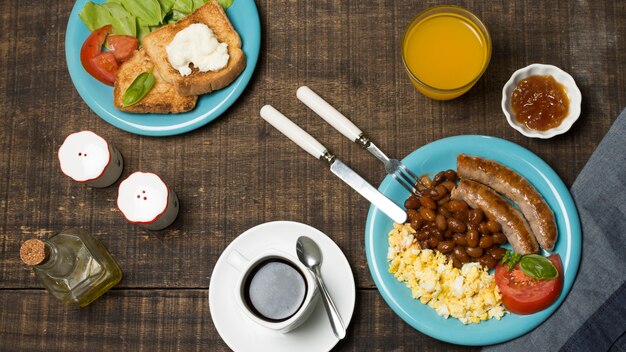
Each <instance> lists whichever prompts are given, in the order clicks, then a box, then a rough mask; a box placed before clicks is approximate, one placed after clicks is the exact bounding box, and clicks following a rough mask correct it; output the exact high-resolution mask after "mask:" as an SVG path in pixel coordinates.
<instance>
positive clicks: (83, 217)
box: [0, 0, 626, 351]
mask: <svg viewBox="0 0 626 352" xmlns="http://www.w3.org/2000/svg"><path fill="white" fill-rule="evenodd" d="M235 1H240V0H235ZM438 3H439V2H438V1H419V2H418V1H378V2H369V1H296V0H292V1H278V0H276V1H274V0H266V1H257V2H256V4H257V7H258V9H259V14H260V18H261V24H262V45H261V55H260V58H259V62H258V65H257V68H256V71H255V74H254V76H253V77H252V80H251V82H250V84H249V86H248V88H247V89H246V91H245V92H244V93H243V95H242V96H241V97H240V99H239V100H238V101H237V102H236V103H235V104H234V105H233V106H232V107H231V108H230V109H228V110H227V111H226V112H225V113H224V114H223V115H222V116H221V117H220V118H218V119H217V120H215V121H214V122H212V123H210V124H209V125H206V126H204V127H202V128H199V129H198V130H195V131H193V132H190V133H187V134H184V135H180V136H174V137H167V138H151V137H142V136H137V135H133V134H129V133H127V132H124V131H121V130H118V129H116V128H115V127H113V126H111V125H109V124H107V123H106V122H105V121H104V120H102V119H100V118H99V117H98V116H97V115H96V114H94V113H93V112H92V111H91V110H90V109H89V107H88V106H87V105H86V104H85V103H84V102H83V101H82V99H81V98H80V96H79V95H78V93H77V92H76V90H75V88H74V86H73V84H72V82H71V80H70V77H69V74H68V70H67V66H66V62H65V51H64V40H65V29H66V26H67V21H68V16H69V13H70V11H71V8H72V6H73V2H71V1H48V2H42V1H34V0H22V1H17V0H4V1H2V2H0V19H1V21H0V126H1V128H0V175H2V177H0V301H2V305H1V306H0V350H3V351H27V350H30V351H41V350H46V351H69V350H87V349H88V348H89V350H94V351H96V350H129V351H174V350H180V351H193V350H215V351H224V350H228V347H227V346H226V344H225V343H224V342H223V341H222V340H221V338H220V337H219V334H218V333H217V331H216V330H215V327H214V326H213V323H212V321H211V317H210V312H209V307H208V302H207V288H208V287H209V283H210V278H211V274H212V270H213V266H214V264H215V262H216V261H217V259H218V258H219V255H220V254H221V252H222V251H223V250H224V248H225V247H226V246H227V245H228V244H229V243H230V242H231V241H232V240H233V239H234V238H236V237H237V235H238V234H240V233H242V232H243V231H245V230H247V229H248V228H250V227H253V226H255V225H257V224H260V223H263V222H267V221H272V220H292V221H299V222H303V223H306V224H309V225H312V226H314V227H316V228H318V229H319V230H321V231H323V232H324V233H326V234H328V235H329V236H330V237H331V238H332V239H333V240H334V241H335V242H336V243H337V244H338V245H339V247H340V248H341V249H342V250H343V252H344V253H345V255H346V257H347V258H348V260H349V262H350V264H351V266H352V270H353V272H354V276H355V280H356V285H357V304H356V308H355V315H354V317H353V319H352V321H351V323H350V327H349V329H348V336H347V338H346V339H345V340H344V341H341V343H339V344H338V345H337V347H336V348H335V349H336V350H338V351H344V350H345V351H370V350H376V351H392V350H393V351H414V350H418V349H419V350H424V351H435V350H437V351H441V350H450V351H465V350H472V348H466V347H461V346H454V345H449V344H445V343H442V342H439V341H436V340H434V339H432V338H430V337H428V336H426V335H423V334H421V333H419V332H418V331H416V330H414V329H412V328H411V327H410V326H409V325H407V324H405V323H404V322H403V321H402V320H400V319H399V318H398V317H397V316H396V315H395V314H394V313H393V312H392V311H391V309H390V308H389V307H388V306H387V305H386V304H385V302H384V301H383V299H382V297H381V296H380V294H379V293H378V291H377V290H376V288H375V285H374V283H373V281H372V278H371V276H370V274H369V270H368V268H367V263H366V259H365V250H364V242H363V238H364V228H365V219H366V216H367V211H368V208H369V204H368V203H367V201H366V200H364V199H363V198H361V197H359V196H358V195H357V194H355V193H354V192H353V191H352V190H351V189H350V188H349V187H348V186H346V185H345V184H343V183H341V181H339V180H338V179H337V178H336V177H335V176H333V175H332V174H331V173H330V172H329V171H328V170H327V168H326V166H325V164H324V163H323V162H321V161H319V160H315V159H313V158H312V157H310V156H309V155H308V154H306V153H305V152H303V151H302V150H300V149H298V148H297V147H296V146H295V145H294V144H293V143H292V142H290V141H289V140H288V139H287V138H285V137H284V136H282V135H281V134H280V133H279V132H278V131H276V130H275V129H273V128H272V127H271V126H269V125H267V124H266V123H265V122H264V121H263V120H262V119H261V118H260V117H259V115H258V112H259V109H260V107H261V106H263V105H264V104H272V105H274V106H275V107H276V108H278V109H279V110H281V111H283V112H284V113H286V114H287V115H288V116H289V117H291V118H292V119H293V120H294V121H295V122H296V123H297V124H299V125H300V126H302V127H303V128H304V129H305V130H307V131H308V132H309V133H311V134H312V135H313V136H315V137H316V138H318V139H319V140H320V142H322V143H323V144H324V145H326V146H327V147H329V149H331V150H332V151H333V152H334V153H335V154H336V155H337V156H339V157H340V158H341V159H342V160H343V161H345V162H346V163H347V164H348V165H350V166H351V167H352V168H353V169H355V170H356V171H357V172H359V173H360V174H361V175H362V176H363V177H364V178H365V179H366V180H368V181H370V182H371V183H372V184H375V185H376V184H378V183H379V182H380V181H381V180H382V179H383V177H384V176H385V175H384V169H383V168H382V165H381V164H379V162H378V161H377V160H376V159H374V158H373V157H371V156H370V155H369V154H367V153H366V152H365V151H363V150H361V149H360V148H359V147H358V146H357V145H355V144H354V143H351V142H349V141H348V140H346V139H345V138H344V137H343V136H342V135H340V134H339V133H337V132H336V131H335V130H334V129H333V128H332V127H331V126H329V125H328V124H326V123H324V122H323V121H322V120H321V119H319V118H318V117H317V116H314V114H313V113H312V112H311V111H309V110H308V109H307V108H306V107H305V106H304V105H303V104H301V103H299V101H298V100H297V99H296V97H295V91H296V89H297V88H298V87H299V86H300V85H305V84H306V85H308V86H310V87H311V88H312V89H314V90H316V91H318V92H319V93H320V94H321V95H322V96H323V97H324V98H326V99H327V100H328V101H329V102H330V103H331V104H333V105H334V106H336V107H337V108H338V109H339V110H340V111H342V112H343V113H344V114H345V115H346V116H348V117H349V118H350V119H351V120H352V121H353V122H354V123H355V124H356V125H358V126H359V127H360V128H361V129H362V130H363V131H364V132H365V133H367V134H368V135H369V136H370V137H371V138H372V140H373V141H375V142H376V144H377V145H379V146H380V147H381V149H383V150H384V151H385V152H386V153H387V154H389V155H391V156H395V157H398V158H402V157H404V156H406V155H407V154H409V153H410V152H411V151H413V150H415V149H416V148H418V147H419V146H421V145H424V144H426V143H429V142H432V141H434V140H437V139H440V138H443V137H447V136H452V135H460V134H484V135H492V136H496V137H500V138H504V139H507V140H510V141H513V142H515V143H518V144H520V145H522V146H524V147H526V148H528V149H530V150H531V151H533V152H534V153H536V154H538V155H539V156H540V157H541V158H543V159H544V160H545V161H546V162H547V163H548V164H550V165H551V166H552V167H553V168H554V169H555V171H556V172H557V173H558V174H559V175H560V176H561V178H562V179H563V180H564V182H565V183H566V184H567V185H571V184H572V182H573V181H574V179H575V178H576V175H577V174H578V172H579V171H580V170H581V169H582V167H583V166H584V165H585V163H586V161H587V160H588V159H589V156H590V155H591V153H592V152H593V150H594V149H595V147H596V146H597V145H598V143H599V142H600V140H601V139H602V137H603V136H604V134H605V133H606V131H607V130H608V128H609V127H610V126H611V124H612V122H613V121H614V119H615V118H616V117H617V115H618V113H619V112H620V111H621V109H623V108H624V107H625V106H626V79H625V78H626V2H624V1H611V0H598V1H586V0H580V1H548V0H545V1H532V0H524V1H484V2H482V1H456V2H455V4H458V5H461V6H464V7H467V8H468V9H470V10H471V11H473V12H474V13H475V14H477V15H478V16H479V17H480V18H481V19H482V20H483V21H484V22H485V24H486V26H487V27H488V28H489V31H490V34H491V37H492V41H493V54H492V59H491V63H490V65H489V67H488V69H487V71H486V72H485V74H484V76H483V78H482V79H481V80H480V81H479V82H478V83H477V84H476V86H475V87H474V88H472V89H471V90H470V91H469V92H468V93H467V94H465V95H463V96H462V97H460V98H458V99H455V100H452V101H446V102H440V101H434V100H430V99H428V98H425V97H424V96H422V95H420V94H419V93H418V92H417V91H416V90H415V89H414V88H413V87H412V85H411V83H410V82H409V80H408V78H407V76H406V74H405V72H404V68H403V65H402V61H401V58H400V50H399V43H400V41H401V38H402V33H403V30H404V27H405V26H406V25H407V24H408V23H409V21H410V20H411V18H412V17H413V16H415V15H416V14H417V13H418V12H419V11H421V10H423V9H425V8H427V7H430V6H432V5H436V4H438ZM537 62H539V63H547V64H553V65H556V66H559V67H561V68H562V69H564V70H565V71H567V72H569V73H570V74H572V76H573V77H574V79H575V80H576V82H577V84H578V86H579V87H580V89H581V91H582V95H583V106H582V114H581V118H580V119H579V121H578V122H577V123H576V124H575V125H574V127H573V128H572V129H571V130H570V131H569V132H567V133H566V134H564V135H562V136H558V137H555V138H552V139H550V140H539V139H529V138H526V137H524V136H522V135H521V134H519V133H518V132H516V131H514V130H513V129H512V128H510V127H509V126H508V124H507V123H506V120H505V118H504V116H503V114H502V112H501V109H500V100H501V90H502V86H503V85H504V83H505V82H506V81H507V80H508V79H509V77H510V75H511V74H512V73H513V71H515V70H516V69H518V68H521V67H523V66H526V65H528V64H531V63H537ZM80 130H92V131H95V132H96V133H98V134H100V135H101V136H103V137H104V138H106V139H107V140H109V141H110V142H111V143H112V144H114V145H115V146H117V148H118V149H119V150H120V151H121V152H122V154H123V156H124V163H125V167H124V173H123V174H122V178H124V177H126V176H128V175H129V174H130V173H132V172H134V171H138V170H143V171H151V172H155V173H157V174H159V175H160V176H162V177H163V179H164V180H165V182H166V183H168V185H170V186H171V187H172V188H173V189H174V190H175V191H176V193H177V194H178V197H179V198H180V202H181V212H180V214H179V216H178V218H177V220H176V222H175V223H174V224H173V226H171V227H169V228H168V229H166V230H164V231H159V232H150V231H146V230H143V229H141V228H139V227H136V226H133V225H130V224H128V223H127V222H126V221H125V220H124V218H123V217H122V216H121V214H120V213H119V211H118V210H117V209H116V205H115V199H116V196H117V187H115V186H114V187H109V188H105V189H92V188H89V187H86V186H85V185H82V184H79V183H76V182H74V181H72V180H70V179H69V178H67V177H66V176H64V175H63V174H62V173H61V172H60V169H59V165H58V159H57V150H58V148H59V146H60V145H61V143H62V142H63V140H64V139H65V137H66V136H67V135H68V134H70V133H72V132H76V131H80ZM70 227H82V228H84V229H86V230H88V231H90V232H91V233H93V234H94V235H96V236H97V237H99V238H100V239H101V240H102V241H103V242H104V243H105V244H106V246H107V247H108V248H109V249H110V251H111V252H112V253H113V255H114V256H115V257H116V258H117V260H118V262H119V264H120V266H121V267H122V269H123V270H124V274H125V276H124V279H123V281H122V282H120V284H119V285H118V286H117V287H116V288H115V289H113V290H112V291H111V292H110V293H108V294H106V295H105V296H104V297H102V298H101V299H100V300H98V301H96V302H95V303H94V304H92V305H91V306H90V307H88V308H86V309H82V310H78V309H74V308H72V307H69V306H65V305H63V304H61V303H59V302H57V301H55V300H54V299H53V298H52V297H51V296H49V295H47V294H46V292H45V291H44V290H42V289H41V287H40V285H39V284H38V282H37V281H36V279H35V277H34V275H33V274H32V272H31V271H30V270H29V269H28V268H27V267H25V266H24V265H23V264H21V262H20V260H19V255H18V251H19V246H20V243H21V242H23V241H24V240H26V239H28V238H33V237H36V238H46V237H49V236H50V235H52V234H54V233H56V232H58V231H60V230H62V229H65V228H70ZM381 235H384V234H381Z"/></svg>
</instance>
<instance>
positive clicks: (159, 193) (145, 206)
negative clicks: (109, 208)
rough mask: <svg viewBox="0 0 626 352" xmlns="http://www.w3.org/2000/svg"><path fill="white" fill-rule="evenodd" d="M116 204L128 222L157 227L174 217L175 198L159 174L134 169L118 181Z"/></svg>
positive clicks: (167, 222)
mask: <svg viewBox="0 0 626 352" xmlns="http://www.w3.org/2000/svg"><path fill="white" fill-rule="evenodd" d="M117 207H118V209H119V210H120V211H121V212H122V214H123V215H124V217H125V218H126V220H128V221H129V222H131V223H133V224H137V225H141V226H144V227H145V228H147V229H149V230H161V229H164V228H166V227H168V226H169V225H170V224H172V222H174V220H175V219H176V216H177V215H178V197H176V193H174V191H173V190H172V189H171V188H169V187H167V185H166V184H165V182H163V180H161V178H160V177H159V176H157V175H155V174H153V173H149V172H135V173H133V174H132V175H130V176H128V178H127V179H125V180H124V181H122V182H121V183H120V186H119V189H118V195H117Z"/></svg>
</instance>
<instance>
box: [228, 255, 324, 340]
mask: <svg viewBox="0 0 626 352" xmlns="http://www.w3.org/2000/svg"><path fill="white" fill-rule="evenodd" d="M227 262H228V263H229V264H230V265H231V266H232V267H233V268H235V269H236V270H237V271H239V276H238V277H237V284H236V285H235V300H236V301H237V304H238V305H239V307H240V308H241V310H242V312H244V314H245V315H246V316H248V318H250V319H251V320H252V321H254V322H255V323H257V324H259V325H261V326H263V327H266V328H268V329H272V330H275V331H278V332H280V333H287V332H289V331H291V330H293V329H295V328H297V327H298V326H300V325H301V324H302V323H304V322H305V321H306V320H307V319H308V318H309V317H310V316H311V313H313V311H314V310H315V306H316V305H317V301H318V299H319V290H318V287H317V282H316V281H315V278H314V277H313V275H312V274H311V272H310V271H309V270H308V269H307V268H306V267H305V266H304V265H303V264H302V263H300V261H299V260H298V259H297V258H295V257H294V256H292V255H290V254H288V253H286V252H284V251H281V250H279V249H268V250H266V251H264V252H263V253H261V254H259V255H257V256H255V257H254V258H252V259H250V260H249V259H247V258H246V257H245V256H244V255H242V254H241V253H239V252H237V251H236V250H233V251H232V252H231V253H230V254H229V255H228V257H227ZM268 263H282V264H287V265H289V266H291V267H292V268H293V269H296V271H297V272H298V273H299V274H300V275H301V276H302V279H303V280H304V284H305V289H306V293H305V294H304V297H303V299H302V303H301V305H300V307H299V308H298V309H297V310H296V311H295V313H293V314H292V315H291V316H289V317H288V318H285V319H270V318H267V317H265V316H263V315H262V314H261V313H259V311H257V310H256V309H255V307H254V306H253V304H252V303H251V299H250V295H249V293H248V292H247V290H248V288H249V287H250V285H251V280H253V279H254V276H255V273H257V272H260V271H259V270H260V269H262V268H263V267H265V265H267V264H268ZM287 273H289V271H288V272H287ZM251 275H252V276H251Z"/></svg>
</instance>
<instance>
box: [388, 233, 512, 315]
mask: <svg viewBox="0 0 626 352" xmlns="http://www.w3.org/2000/svg"><path fill="white" fill-rule="evenodd" d="M414 233H415V230H413V228H412V227H411V226H410V225H409V224H404V225H399V224H394V228H393V230H391V232H389V252H388V254H387V259H388V260H389V261H390V264H389V272H390V273H392V274H394V276H395V277H396V278H397V279H398V281H400V282H404V283H406V285H407V287H408V288H410V289H411V292H412V294H413V297H414V298H415V299H419V300H420V302H422V303H423V304H428V305H429V306H430V307H431V308H433V309H435V310H436V311H437V314H438V315H440V316H442V317H444V318H446V319H447V318H448V317H453V318H457V319H459V320H460V321H461V322H462V323H463V324H469V323H480V321H481V320H487V319H491V318H496V319H498V320H500V318H502V317H503V316H504V314H505V312H506V311H505V310H504V307H503V306H502V296H501V295H500V291H499V290H498V288H497V286H496V282H495V279H494V275H493V274H489V272H488V271H487V270H486V269H482V268H481V267H480V264H478V263H467V264H465V265H463V268H461V269H460V270H459V269H457V268H454V267H453V266H452V261H451V260H449V259H448V258H447V257H446V256H445V255H444V254H442V253H440V252H435V251H432V250H430V249H424V250H422V249H420V247H419V244H418V243H417V242H416V240H415V238H414V236H413V234H414Z"/></svg>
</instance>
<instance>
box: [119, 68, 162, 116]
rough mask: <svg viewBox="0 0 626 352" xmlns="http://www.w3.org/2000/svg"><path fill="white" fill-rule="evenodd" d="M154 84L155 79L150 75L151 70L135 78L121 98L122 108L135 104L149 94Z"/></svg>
mask: <svg viewBox="0 0 626 352" xmlns="http://www.w3.org/2000/svg"><path fill="white" fill-rule="evenodd" d="M154 83H155V78H154V74H152V70H151V71H150V72H143V73H141V74H140V75H139V76H137V78H135V80H134V81H133V83H131V84H130V86H128V89H126V92H125V93H124V97H123V98H122V107H127V106H131V105H133V104H137V102H139V101H140V100H141V99H143V97H145V96H146V94H148V92H150V90H151V89H152V87H153V86H154Z"/></svg>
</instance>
